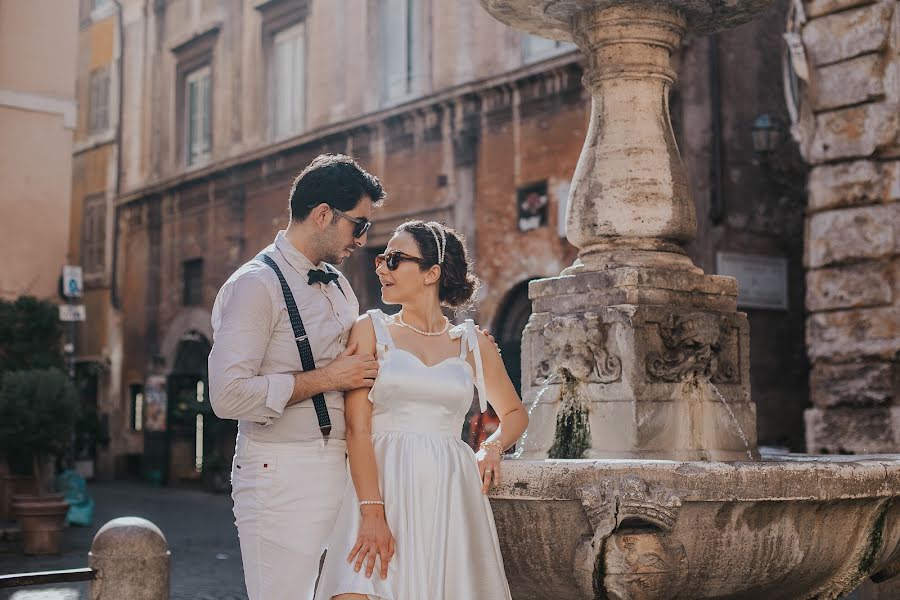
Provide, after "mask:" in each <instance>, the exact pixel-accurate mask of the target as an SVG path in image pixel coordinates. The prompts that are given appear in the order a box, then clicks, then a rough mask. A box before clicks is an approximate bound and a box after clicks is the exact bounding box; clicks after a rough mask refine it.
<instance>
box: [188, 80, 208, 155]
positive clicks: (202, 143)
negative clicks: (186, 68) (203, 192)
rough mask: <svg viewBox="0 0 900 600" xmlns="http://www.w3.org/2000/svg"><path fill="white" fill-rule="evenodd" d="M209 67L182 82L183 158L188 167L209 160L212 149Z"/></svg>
mask: <svg viewBox="0 0 900 600" xmlns="http://www.w3.org/2000/svg"><path fill="white" fill-rule="evenodd" d="M210 77H211V70H210V68H209V65H206V66H204V67H201V68H199V69H196V70H194V71H191V72H190V73H188V74H187V76H186V77H185V80H184V86H185V90H184V99H185V103H186V106H185V118H186V123H185V131H186V133H187V136H186V140H185V145H186V149H185V156H187V164H188V166H194V165H198V164H202V163H204V162H206V161H207V160H209V156H210V151H211V149H212V129H211V127H210V124H211V121H210V119H211V117H212V114H211V113H212V88H211V86H210Z"/></svg>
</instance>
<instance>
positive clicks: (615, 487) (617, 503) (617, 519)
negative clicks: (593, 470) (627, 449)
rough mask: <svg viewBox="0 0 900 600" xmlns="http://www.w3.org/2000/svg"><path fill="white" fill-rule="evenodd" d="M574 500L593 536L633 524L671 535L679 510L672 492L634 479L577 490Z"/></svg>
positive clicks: (678, 500) (678, 503)
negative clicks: (649, 526)
mask: <svg viewBox="0 0 900 600" xmlns="http://www.w3.org/2000/svg"><path fill="white" fill-rule="evenodd" d="M578 497H579V499H580V500H581V505H582V507H583V508H584V512H585V514H586V515H587V517H588V521H589V522H590V524H591V528H592V529H594V531H595V532H596V531H604V530H605V531H608V532H612V531H613V530H615V529H617V528H618V527H620V526H621V525H622V524H623V523H628V522H634V521H638V522H641V523H646V524H649V525H652V526H654V527H657V528H658V529H660V530H662V531H671V530H672V528H673V527H675V522H676V521H677V520H678V511H679V509H680V508H681V498H679V497H678V495H676V494H675V492H673V491H672V490H669V489H667V488H664V487H662V486H658V485H650V484H648V483H647V482H646V481H644V480H643V479H641V478H640V477H638V476H636V475H626V476H624V477H622V478H621V479H613V478H609V477H607V478H604V479H602V480H601V481H600V482H599V483H597V484H595V485H591V486H586V487H583V488H581V489H579V490H578Z"/></svg>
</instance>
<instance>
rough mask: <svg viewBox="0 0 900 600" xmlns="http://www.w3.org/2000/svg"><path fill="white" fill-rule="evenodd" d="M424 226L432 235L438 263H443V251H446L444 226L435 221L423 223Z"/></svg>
mask: <svg viewBox="0 0 900 600" xmlns="http://www.w3.org/2000/svg"><path fill="white" fill-rule="evenodd" d="M425 227H427V228H428V231H430V232H431V235H433V236H434V244H435V246H437V255H438V264H439V265H442V264H444V253H445V252H446V251H447V234H446V232H445V231H444V228H443V227H441V224H440V223H437V222H435V221H431V222H430V223H425ZM438 234H440V239H438Z"/></svg>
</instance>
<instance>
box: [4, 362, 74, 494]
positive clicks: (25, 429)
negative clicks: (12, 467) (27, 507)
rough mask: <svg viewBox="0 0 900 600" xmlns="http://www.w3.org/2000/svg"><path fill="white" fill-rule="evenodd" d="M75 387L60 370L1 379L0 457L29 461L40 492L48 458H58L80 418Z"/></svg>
mask: <svg viewBox="0 0 900 600" xmlns="http://www.w3.org/2000/svg"><path fill="white" fill-rule="evenodd" d="M79 406H80V404H79V400H78V393H77V391H76V389H75V385H74V384H73V383H72V382H71V381H70V380H69V378H68V377H67V376H66V375H65V374H64V373H63V372H62V371H60V370H59V369H56V368H50V369H31V370H27V371H13V372H8V373H4V374H3V376H2V379H0V454H6V455H20V456H21V455H22V454H25V455H27V456H29V457H30V458H31V461H32V468H33V472H34V475H35V477H36V478H37V480H38V486H39V488H40V490H41V492H42V493H43V492H46V491H48V487H49V486H48V478H49V476H50V475H52V474H50V473H44V472H43V470H44V469H43V466H44V465H45V464H46V462H47V459H48V458H52V457H57V456H61V455H62V454H63V452H64V451H65V450H66V448H67V447H68V446H69V444H70V443H71V441H72V437H73V433H74V430H75V422H76V420H77V419H78V416H79Z"/></svg>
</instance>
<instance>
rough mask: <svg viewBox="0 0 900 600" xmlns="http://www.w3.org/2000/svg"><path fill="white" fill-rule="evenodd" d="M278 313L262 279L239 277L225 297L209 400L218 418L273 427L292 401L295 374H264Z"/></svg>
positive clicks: (217, 321)
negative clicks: (276, 313)
mask: <svg viewBox="0 0 900 600" xmlns="http://www.w3.org/2000/svg"><path fill="white" fill-rule="evenodd" d="M274 311H275V309H274V306H273V299H272V297H271V295H270V293H269V290H268V289H267V287H266V284H265V282H263V281H262V280H260V279H258V278H257V277H247V276H244V277H238V278H236V279H234V280H232V281H229V282H227V283H226V284H225V285H224V286H223V287H222V290H221V291H220V292H219V297H218V298H217V299H216V304H215V306H214V307H213V314H212V326H213V347H212V351H211V352H210V354H209V398H210V402H211V404H212V408H213V411H214V412H215V413H216V415H217V416H218V417H220V418H222V419H240V420H247V421H255V422H257V423H263V424H265V425H268V424H270V423H271V422H272V421H273V420H274V419H277V418H278V417H280V416H281V413H282V412H284V407H285V405H286V404H287V403H288V401H289V400H290V399H291V395H292V394H293V391H294V376H293V374H291V373H274V374H268V375H260V373H259V369H260V365H261V364H262V360H263V357H264V356H265V353H266V348H267V347H268V346H269V340H270V338H271V336H272V332H273V330H274V326H275V324H274V322H275V319H274Z"/></svg>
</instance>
